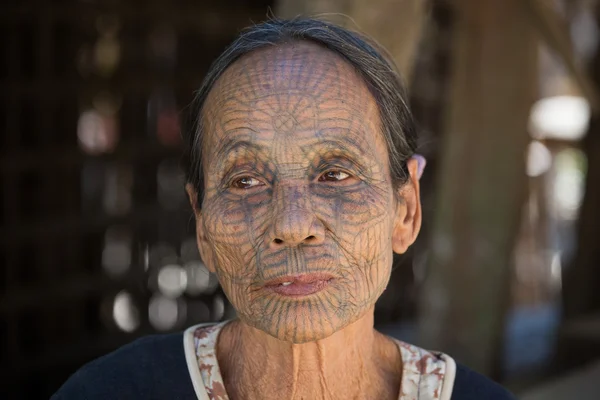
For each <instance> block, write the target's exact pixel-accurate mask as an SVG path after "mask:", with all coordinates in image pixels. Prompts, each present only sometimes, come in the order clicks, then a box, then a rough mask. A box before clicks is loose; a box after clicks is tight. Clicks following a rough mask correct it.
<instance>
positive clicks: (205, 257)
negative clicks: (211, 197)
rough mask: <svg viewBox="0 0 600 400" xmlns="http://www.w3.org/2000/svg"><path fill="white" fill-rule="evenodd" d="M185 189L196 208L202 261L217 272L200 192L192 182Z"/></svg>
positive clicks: (197, 231)
mask: <svg viewBox="0 0 600 400" xmlns="http://www.w3.org/2000/svg"><path fill="white" fill-rule="evenodd" d="M185 191H186V192H187V194H188V197H189V199H190V204H191V205H192V210H194V217H195V218H196V242H197V243H198V251H199V252H200V257H201V258H202V262H204V265H206V268H208V270H209V271H210V272H212V273H214V272H215V263H214V261H215V260H214V255H213V252H212V250H211V248H210V245H209V243H208V241H207V240H206V231H205V229H204V218H203V215H202V211H201V210H200V208H199V203H198V192H196V189H195V188H194V186H193V185H192V184H191V183H187V184H186V185H185Z"/></svg>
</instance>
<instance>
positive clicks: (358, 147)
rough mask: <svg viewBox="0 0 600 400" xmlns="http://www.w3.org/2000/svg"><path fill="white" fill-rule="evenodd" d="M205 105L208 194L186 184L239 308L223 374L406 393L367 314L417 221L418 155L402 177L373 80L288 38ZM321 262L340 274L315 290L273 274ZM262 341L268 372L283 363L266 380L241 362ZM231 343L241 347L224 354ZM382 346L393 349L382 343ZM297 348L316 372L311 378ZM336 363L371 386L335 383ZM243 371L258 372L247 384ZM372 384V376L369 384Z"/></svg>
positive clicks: (218, 88) (234, 70)
mask: <svg viewBox="0 0 600 400" xmlns="http://www.w3.org/2000/svg"><path fill="white" fill-rule="evenodd" d="M203 116H204V120H205V123H206V125H205V132H206V137H205V138H204V144H203V163H204V164H203V165H204V174H205V175H204V177H205V196H204V199H203V201H202V202H201V207H198V204H197V198H196V193H195V191H194V189H193V187H192V186H191V185H188V193H189V194H190V198H191V202H192V205H193V206H194V209H195V214H196V220H197V232H198V243H199V247H200V251H201V254H202V257H203V260H204V261H205V263H206V264H207V266H208V268H209V269H210V270H211V271H214V272H216V273H217V275H218V277H219V281H220V283H221V285H222V287H223V289H224V291H225V293H226V295H227V297H228V298H229V300H230V301H231V303H232V304H233V306H234V307H235V309H236V310H237V312H238V315H239V318H240V321H238V322H236V323H233V324H230V325H228V326H227V327H226V329H225V330H224V331H223V333H222V335H221V336H222V337H221V338H220V340H219V341H220V347H219V351H220V354H221V357H219V361H220V363H221V364H222V365H221V368H222V369H223V371H224V376H225V377H226V378H225V379H226V380H227V379H228V378H227V376H229V379H230V381H231V379H234V380H235V381H236V384H231V385H230V384H228V383H227V382H226V386H228V392H230V393H231V392H235V393H236V394H237V396H233V397H234V398H337V397H338V396H337V395H336V393H345V392H348V393H347V394H348V395H351V396H350V397H343V396H339V398H353V397H355V396H357V394H358V393H362V395H363V397H360V396H359V397H357V398H371V396H373V397H372V398H394V395H395V396H397V393H398V387H397V386H398V382H399V380H398V381H396V380H397V379H399V376H397V379H393V378H390V376H394V373H396V372H397V373H398V374H399V371H398V370H399V365H400V364H398V363H399V362H400V360H399V353H398V352H397V350H396V349H395V347H394V346H393V344H392V346H391V347H390V343H391V342H390V340H389V339H388V338H385V337H384V336H382V335H379V334H378V333H377V332H375V331H374V330H373V320H372V314H373V307H374V304H375V302H376V300H377V298H378V297H379V296H380V295H381V293H382V292H383V290H384V289H385V287H386V285H387V283H388V280H389V276H390V272H391V265H392V253H393V251H396V252H397V253H402V252H404V251H405V250H406V248H407V247H408V246H409V245H410V244H412V242H413V241H414V239H415V237H416V235H417V233H418V230H419V227H420V205H419V194H418V179H417V176H416V175H417V165H416V161H414V160H411V161H409V170H410V171H411V177H410V179H409V180H408V182H407V184H405V185H404V186H403V187H402V188H399V189H394V188H393V186H392V183H391V178H390V172H389V165H388V163H389V160H388V153H387V149H386V146H385V142H384V139H383V137H382V135H381V133H380V132H381V126H380V125H381V122H380V118H379V112H378V109H377V105H376V103H375V100H374V98H373V96H372V95H371V93H370V91H369V89H368V88H367V86H366V84H365V83H364V82H363V80H362V79H361V77H360V76H359V75H358V74H357V72H356V71H355V70H354V69H353V68H352V66H350V65H349V64H347V63H346V62H345V61H344V60H343V59H342V58H340V57H339V56H337V55H335V54H333V53H331V52H329V51H328V50H326V49H323V48H321V47H319V46H317V45H314V44H309V43H303V42H299V43H292V44H286V45H282V46H279V47H275V48H266V49H262V50H258V51H255V52H254V53H252V54H250V55H247V56H245V57H243V58H242V59H241V60H238V61H236V62H235V63H234V64H233V65H232V66H231V67H230V68H229V69H228V70H227V71H226V72H225V74H224V75H223V76H222V77H221V78H220V79H219V80H218V81H217V83H216V84H215V86H214V87H213V89H212V91H211V93H210V95H209V98H208V100H207V104H206V106H205V109H204V115H203ZM314 272H323V273H328V274H331V275H332V276H333V279H332V280H331V281H329V284H328V285H327V286H326V287H325V289H324V290H322V291H320V292H318V293H315V294H312V295H309V296H304V297H300V298H290V297H285V296H281V295H278V294H276V293H274V292H273V291H271V290H268V289H267V288H265V287H264V285H265V282H267V281H269V280H271V279H274V278H277V277H282V276H286V275H293V274H304V273H314ZM241 332H245V333H244V334H243V335H242V334H241ZM336 332H337V333H336ZM249 341H252V344H250V343H248V342H249ZM242 342H245V344H244V345H243V346H242V345H241V343H242ZM253 346H254V347H256V348H260V347H262V348H263V349H269V354H270V355H271V356H269V357H267V356H265V358H264V360H267V359H268V360H270V361H269V362H265V361H263V362H261V363H260V371H262V372H261V375H260V376H271V377H273V376H278V375H281V374H283V376H281V378H280V379H279V380H277V379H272V380H271V384H272V385H273V387H271V388H269V387H268V386H269V383H268V381H267V383H265V387H264V388H263V389H264V390H262V391H261V390H260V387H256V382H257V379H258V380H260V379H259V378H258V375H256V374H257V373H258V372H256V368H252V371H254V372H252V371H249V369H248V368H244V366H243V365H244V362H242V360H244V361H245V363H246V364H245V365H246V366H247V365H253V367H258V366H257V365H256V363H257V361H256V360H252V358H253V356H252V354H251V352H248V353H247V357H246V358H244V356H243V354H246V353H245V349H248V348H249V349H252V347H253ZM232 349H235V351H236V357H235V359H231V358H230V357H228V355H227V352H228V351H229V352H231V351H232ZM286 349H287V350H286ZM311 349H312V350H311ZM314 349H318V352H317V353H315V350H314ZM333 349H337V350H336V351H333ZM343 349H346V350H348V351H345V350H343ZM352 349H355V351H354V352H352V351H351V350H352ZM382 349H387V350H388V351H386V352H384V353H385V354H391V355H392V356H391V357H390V356H386V357H387V358H385V360H382V359H380V358H381V357H379V359H378V357H374V354H381V350H382ZM340 352H341V354H342V355H343V356H342V355H340V354H339V353H340ZM273 354H277V355H278V356H277V357H276V358H274V357H272V355H273ZM315 354H321V356H320V357H317V356H316V355H315ZM324 354H328V356H323V355H324ZM350 354H353V356H352V357H351V356H350ZM254 357H255V356H254ZM328 357H329V358H331V360H329V361H330V362H328ZM347 357H350V358H348V359H347ZM298 358H300V359H301V360H302V363H303V365H304V366H305V367H306V368H308V370H309V371H313V372H315V371H317V372H318V374H316V375H315V374H309V375H308V376H309V378H307V377H305V378H302V377H301V374H299V371H300V370H302V369H303V368H300V367H299V364H298ZM228 360H229V361H228ZM294 360H295V361H294ZM308 360H313V361H314V369H311V368H310V365H312V364H311V363H310V362H309V361H308ZM382 361H385V362H383V363H382ZM338 363H343V364H339V365H338ZM348 363H350V364H348ZM334 364H335V365H338V366H339V367H342V365H344V366H343V368H346V369H347V371H345V372H344V374H346V373H347V374H349V376H347V377H346V378H347V379H350V380H352V379H354V380H356V379H358V381H362V382H363V383H362V387H354V386H353V385H349V384H348V383H346V384H345V386H343V387H340V388H339V390H338V389H336V387H337V386H336V385H338V384H339V383H336V382H333V381H331V382H330V380H329V379H328V378H327V377H328V376H329V375H328V374H329V373H333V372H334V371H333V369H330V368H327V366H330V365H334ZM378 364H385V365H378ZM352 365H356V366H357V369H356V370H354V368H352V367H351V366H352ZM269 370H270V371H271V375H267V374H266V371H269ZM328 371H329V372H328ZM337 373H338V376H339V373H340V370H339V369H338V371H337ZM350 375H351V376H350ZM318 376H320V378H319V380H318V382H317V381H314V382H312V383H310V379H316V377H318ZM359 377H360V379H359ZM245 379H247V380H248V384H250V382H254V383H253V385H251V386H253V388H252V390H251V391H250V392H249V391H248V390H249V389H248V388H245V387H244V385H243V384H242V382H243V381H244V380H245ZM303 379H304V380H303ZM306 379H309V380H308V381H307V380H306ZM300 381H302V382H304V383H303V384H300V383H299V382H300ZM358 381H357V382H358ZM277 382H278V383H277ZM282 382H283V384H282ZM324 382H325V384H324ZM327 382H329V383H327ZM342 383H343V382H342ZM390 383H391V384H390ZM278 385H279V386H280V387H279V386H278ZM276 386H277V387H278V389H277V390H275V387H276ZM358 386H361V385H360V384H358ZM371 386H373V387H377V389H376V390H375V389H373V390H375V391H371V392H369V393H370V394H369V395H366V394H365V393H363V392H367V391H369V390H371V389H369V388H370V387H371ZM256 390H258V392H256ZM375 392H377V393H376V394H377V396H378V397H376V396H375ZM260 396H263V397H260ZM277 396H281V397H277ZM304 396H307V397H304ZM311 396H316V397H311ZM365 396H366V397H365Z"/></svg>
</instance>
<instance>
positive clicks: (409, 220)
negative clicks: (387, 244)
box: [392, 158, 422, 254]
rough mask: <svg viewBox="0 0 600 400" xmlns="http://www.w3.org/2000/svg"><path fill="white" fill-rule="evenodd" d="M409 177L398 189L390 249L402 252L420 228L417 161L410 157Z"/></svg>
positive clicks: (413, 239) (408, 164) (410, 243)
mask: <svg viewBox="0 0 600 400" xmlns="http://www.w3.org/2000/svg"><path fill="white" fill-rule="evenodd" d="M407 166H408V171H409V173H410V177H409V179H408V181H407V182H406V183H405V184H404V185H403V186H402V187H401V188H400V189H399V193H398V196H399V198H400V200H399V201H398V204H397V210H396V218H395V221H394V231H393V234H392V249H393V250H394V253H398V254H403V253H405V252H406V250H408V248H409V247H410V246H411V245H412V244H413V243H414V241H415V240H416V238H417V235H418V234H419V231H420V230H421V219H422V215H421V196H420V187H419V177H420V172H421V171H419V163H418V161H417V160H416V159H414V158H412V159H410V160H408V162H407Z"/></svg>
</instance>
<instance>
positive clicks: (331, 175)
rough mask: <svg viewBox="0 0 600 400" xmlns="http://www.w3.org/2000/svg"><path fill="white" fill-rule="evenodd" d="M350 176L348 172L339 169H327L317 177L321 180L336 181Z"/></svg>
mask: <svg viewBox="0 0 600 400" xmlns="http://www.w3.org/2000/svg"><path fill="white" fill-rule="evenodd" d="M348 178H350V174H347V173H345V172H344V171H340V170H332V171H327V172H325V173H324V174H323V175H321V176H320V177H319V180H320V181H322V182H338V181H343V180H345V179H348Z"/></svg>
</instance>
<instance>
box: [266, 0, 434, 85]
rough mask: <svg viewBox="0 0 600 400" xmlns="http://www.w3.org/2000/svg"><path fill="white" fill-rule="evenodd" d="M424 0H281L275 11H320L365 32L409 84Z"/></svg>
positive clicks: (284, 14) (288, 13) (293, 13)
mask: <svg viewBox="0 0 600 400" xmlns="http://www.w3.org/2000/svg"><path fill="white" fill-rule="evenodd" d="M426 3H427V1H426V0H372V1H364V0H302V1H300V0H280V1H279V3H278V7H277V10H276V14H277V15H278V16H280V17H283V18H293V17H295V16H298V15H305V16H315V15H316V16H319V15H322V16H323V17H324V18H327V19H331V20H333V21H334V22H337V23H340V24H343V25H344V26H346V27H347V28H350V29H355V30H356V29H357V30H359V31H361V32H364V33H366V34H368V35H369V36H371V37H373V38H374V39H375V40H376V41H377V42H378V43H379V44H381V45H382V46H383V47H384V48H385V49H386V50H387V51H388V52H389V54H390V56H391V57H392V59H393V60H394V62H395V63H396V65H397V67H398V69H399V71H400V73H401V75H402V78H403V79H404V81H405V84H407V85H408V84H409V83H410V79H411V76H412V68H413V64H414V60H415V56H416V52H417V48H418V45H419V43H420V40H421V32H422V30H423V25H424V23H425V21H426V14H427V9H426V8H427V7H426ZM343 16H347V17H348V18H344V17H343Z"/></svg>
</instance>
